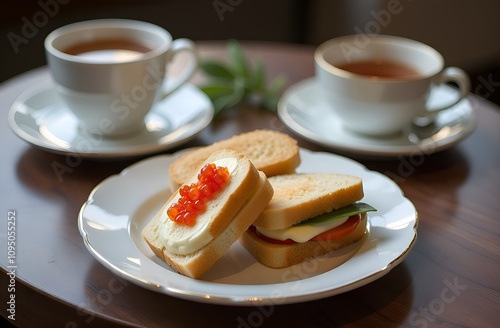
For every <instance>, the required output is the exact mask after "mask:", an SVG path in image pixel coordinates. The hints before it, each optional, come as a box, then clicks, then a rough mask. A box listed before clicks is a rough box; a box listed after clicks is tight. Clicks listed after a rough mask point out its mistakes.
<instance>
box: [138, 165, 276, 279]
mask: <svg viewBox="0 0 500 328" xmlns="http://www.w3.org/2000/svg"><path fill="white" fill-rule="evenodd" d="M247 192H248V194H249V196H250V197H249V198H248V199H247V201H246V202H245V203H244V204H243V206H241V208H240V209H239V211H238V212H237V213H236V214H235V215H234V217H233V219H232V221H231V222H230V223H229V224H228V225H227V226H226V227H225V229H224V230H223V231H222V232H221V233H220V235H219V236H218V237H216V238H215V239H213V240H212V241H211V242H210V243H209V244H207V245H206V246H205V247H203V248H201V249H200V250H198V251H196V252H194V253H191V254H188V255H177V254H172V253H169V252H168V251H167V250H166V249H165V247H164V246H163V244H162V243H161V242H160V241H159V240H158V231H157V229H156V227H157V224H158V220H159V217H158V216H156V217H155V218H154V219H153V221H152V222H151V223H150V224H149V225H148V226H146V228H145V229H144V230H143V236H144V239H145V240H146V242H147V243H148V244H149V246H150V247H151V249H152V250H153V252H154V253H155V254H156V256H158V257H159V258H161V259H163V260H164V261H165V262H167V263H168V264H169V265H170V266H171V267H172V268H173V269H175V270H176V271H178V272H180V273H182V274H183V275H186V276H189V277H192V278H199V277H201V276H202V275H203V273H205V272H206V271H207V270H208V269H209V268H210V267H211V266H212V265H213V264H214V263H215V262H216V261H217V260H218V259H219V258H220V257H221V256H222V254H223V253H224V252H225V251H226V250H227V249H228V248H229V247H230V246H231V245H232V244H233V243H234V242H235V241H237V240H238V238H240V237H241V236H242V234H243V233H245V231H246V230H247V229H248V228H249V227H250V225H251V224H252V222H253V220H254V219H255V218H256V217H257V215H258V214H259V213H260V211H262V209H263V208H264V207H265V206H266V205H267V204H268V203H269V201H270V200H271V198H272V195H273V189H272V187H271V185H270V183H269V182H268V180H267V178H266V176H265V174H264V173H262V172H259V180H258V184H257V186H256V187H255V188H253V190H252V191H250V190H247Z"/></svg>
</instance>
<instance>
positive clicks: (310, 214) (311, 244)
mask: <svg viewBox="0 0 500 328" xmlns="http://www.w3.org/2000/svg"><path fill="white" fill-rule="evenodd" d="M269 182H270V183H271V185H272V187H273V189H274V196H273V199H272V200H271V202H270V203H269V204H268V206H267V207H266V208H265V209H264V210H263V211H262V213H261V214H260V215H259V216H258V217H257V219H256V220H255V221H254V222H253V224H252V226H251V227H250V228H249V229H248V230H247V231H246V232H245V234H244V235H243V237H242V238H241V243H242V245H243V246H244V247H245V248H246V249H247V250H248V251H249V252H250V253H251V254H252V255H253V256H254V257H255V258H256V259H257V260H258V261H260V262H261V263H262V264H264V265H266V266H268V267H271V268H284V267H288V266H291V265H294V264H298V263H300V262H303V261H304V260H306V259H309V258H312V257H316V256H320V255H324V254H326V253H329V252H331V251H334V250H336V249H339V248H341V247H345V246H347V245H350V244H352V243H354V242H356V241H358V240H360V239H361V238H362V237H363V236H364V235H365V233H366V230H367V214H366V213H367V212H369V211H375V209H374V208H373V207H371V206H369V205H368V204H365V203H360V202H358V201H359V200H361V199H362V198H363V196H364V194H363V185H362V181H361V178H359V177H355V176H350V175H342V174H333V173H311V174H289V175H281V176H275V177H271V178H269Z"/></svg>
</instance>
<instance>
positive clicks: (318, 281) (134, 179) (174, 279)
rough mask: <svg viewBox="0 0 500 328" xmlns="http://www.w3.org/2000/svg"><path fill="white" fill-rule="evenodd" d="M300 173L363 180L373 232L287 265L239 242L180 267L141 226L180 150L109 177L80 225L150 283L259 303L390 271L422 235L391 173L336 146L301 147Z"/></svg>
mask: <svg viewBox="0 0 500 328" xmlns="http://www.w3.org/2000/svg"><path fill="white" fill-rule="evenodd" d="M301 156H302V164H301V165H300V167H299V168H298V171H300V172H340V173H346V174H353V175H357V176H359V177H361V178H362V179H363V184H364V191H365V197H364V199H363V201H365V202H367V203H369V204H371V205H372V206H374V207H376V208H377V209H378V211H377V212H372V213H370V214H369V233H368V234H367V235H366V237H365V238H364V239H362V240H361V241H360V242H358V243H357V244H355V245H352V246H351V247H348V248H346V249H345V250H343V251H339V252H334V253H331V254H329V255H328V256H324V257H321V258H317V259H312V260H309V261H306V262H304V263H301V264H297V265H295V266H293V267H289V268H285V269H270V268H267V267H265V266H263V265H261V264H260V263H258V262H257V261H256V260H255V259H254V258H253V257H252V256H251V255H250V254H249V253H248V252H247V251H246V250H245V249H244V248H243V247H242V246H241V244H240V243H239V242H236V243H235V244H233V245H232V247H231V248H230V249H229V250H228V251H227V252H226V253H225V254H224V255H223V257H222V258H221V259H220V260H219V261H217V262H216V263H215V264H214V266H213V267H212V268H210V269H209V271H207V272H206V273H205V275H204V276H203V277H202V278H201V279H199V280H196V279H192V278H188V277H185V276H182V275H180V274H178V273H176V272H174V271H173V270H172V269H171V268H170V267H169V266H168V265H167V264H165V263H164V262H163V261H161V260H160V259H159V258H157V257H156V256H155V255H154V254H153V253H152V251H151V250H150V249H149V247H148V246H147V245H146V243H145V242H144V240H143V239H142V237H141V230H142V228H143V227H144V226H145V225H146V223H147V222H149V220H150V219H151V218H152V216H153V215H154V214H155V213H156V212H157V211H158V209H159V208H160V207H161V205H162V204H163V203H164V202H165V201H166V199H167V198H168V196H169V195H170V192H169V190H168V187H167V186H168V185H169V182H168V167H169V165H170V164H171V163H172V160H173V159H174V158H175V156H172V155H159V156H156V157H152V158H149V159H145V160H143V161H141V162H138V163H137V164H135V165H132V166H131V167H129V168H127V169H125V170H124V171H123V172H122V173H121V174H120V175H115V176H111V177H109V178H107V179H106V180H104V181H103V182H102V183H100V184H99V185H98V186H97V187H96V188H95V189H94V190H93V191H92V193H91V194H90V196H89V199H88V201H87V202H86V203H85V204H84V205H83V207H82V209H81V211H80V214H79V218H78V226H79V229H80V233H81V235H82V236H83V240H84V242H85V245H86V247H87V249H88V250H89V251H90V252H91V253H92V254H93V255H94V256H95V258H96V259H97V260H99V262H101V263H102V264H103V265H105V266H106V267H107V268H109V269H110V270H111V271H113V272H115V273H116V274H119V275H120V276H122V277H123V278H125V279H128V280H129V281H131V282H133V283H136V284H138V285H140V286H143V287H145V288H148V289H151V290H154V291H157V292H160V293H164V294H168V295H171V296H174V297H179V298H183V299H189V300H194V301H199V302H207V303H216V304H228V305H256V304H284V303H294V302H302V301H309V300H314V299H319V298H323V297H327V296H331V295H335V294H339V293H342V292H346V291H348V290H351V289H354V288H357V287H360V286H362V285H365V284H367V283H369V282H371V281H374V280H375V279H378V278H380V277H382V276H383V275H385V274H386V273H388V272H389V271H390V270H391V269H392V268H393V267H394V266H396V265H397V264H399V263H400V262H401V261H402V260H403V259H404V258H405V257H406V255H408V252H409V251H410V249H411V248H412V246H413V245H414V243H415V240H416V228H417V213H416V210H415V207H414V206H413V204H412V203H411V202H410V201H409V200H408V199H407V198H405V197H404V196H403V195H402V192H401V190H400V189H399V187H398V186H397V185H396V184H395V183H394V182H393V181H392V180H390V179H389V178H387V177H386V176H384V175H382V174H380V173H377V172H373V171H368V170H367V169H366V168H365V167H364V166H362V165H361V164H359V163H357V162H355V161H352V160H350V159H347V158H345V157H341V156H338V155H333V154H329V153H316V152H311V151H309V150H305V149H301Z"/></svg>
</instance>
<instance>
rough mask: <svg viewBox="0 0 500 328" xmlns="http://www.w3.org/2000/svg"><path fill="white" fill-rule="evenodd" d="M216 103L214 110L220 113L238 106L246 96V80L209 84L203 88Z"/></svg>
mask: <svg viewBox="0 0 500 328" xmlns="http://www.w3.org/2000/svg"><path fill="white" fill-rule="evenodd" d="M201 90H202V91H204V92H205V93H206V94H207V95H208V97H209V98H210V99H211V100H212V102H213V104H214V112H215V114H218V113H219V112H221V111H222V110H223V109H225V108H231V107H234V106H236V105H237V104H238V103H239V102H241V101H242V99H243V97H244V96H245V87H244V81H242V79H235V80H234V81H233V82H232V83H231V84H230V85H208V86H204V87H202V88H201Z"/></svg>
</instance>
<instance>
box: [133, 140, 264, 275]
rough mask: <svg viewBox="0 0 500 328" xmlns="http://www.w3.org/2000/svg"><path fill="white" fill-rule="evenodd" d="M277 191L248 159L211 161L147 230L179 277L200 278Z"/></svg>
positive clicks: (224, 153) (228, 153) (223, 156)
mask: <svg viewBox="0 0 500 328" xmlns="http://www.w3.org/2000/svg"><path fill="white" fill-rule="evenodd" d="M272 196H273V189H272V187H271V185H270V183H269V181H268V179H267V177H266V175H265V174H264V173H263V172H261V171H259V170H257V169H256V168H255V166H254V165H253V164H252V162H251V161H250V160H249V159H248V158H247V157H246V156H244V155H242V154H239V153H237V152H235V151H232V150H227V149H223V150H219V151H216V152H214V153H213V154H211V155H210V156H208V158H207V159H206V160H205V161H204V162H203V163H201V165H200V166H199V167H198V169H197V170H196V173H195V174H194V175H192V176H191V177H190V178H189V179H188V180H187V181H186V182H185V183H184V184H183V185H182V186H181V187H180V188H179V189H178V190H176V191H175V192H174V193H173V194H172V196H171V197H170V198H169V199H168V200H167V201H166V202H165V204H164V206H163V207H162V208H161V210H160V211H159V212H158V213H157V214H156V215H155V216H154V217H153V218H152V220H151V221H150V222H149V223H148V224H147V225H146V226H145V227H144V229H143V231H142V235H143V238H144V240H145V241H146V242H147V244H148V245H149V247H150V248H151V250H152V251H153V253H154V254H155V255H156V256H158V257H159V258H161V259H162V260H164V261H165V262H166V263H168V264H169V265H170V266H171V267H172V268H173V269H175V270H176V271H178V272H179V273H181V274H183V275H186V276H189V277H192V278H199V277H201V276H202V275H203V273H205V272H206V271H207V270H208V269H209V268H210V267H211V266H212V265H213V264H214V263H215V262H216V261H217V260H218V259H219V258H220V257H221V255H222V254H223V253H224V252H225V251H226V250H227V249H228V248H229V247H230V246H231V245H232V244H233V243H234V242H235V241H237V240H238V239H239V238H240V237H241V235H243V233H244V232H245V231H246V230H247V229H248V228H249V227H250V225H251V224H252V222H253V221H254V220H255V219H256V218H257V216H258V215H259V214H260V213H261V212H262V210H263V209H264V208H265V207H266V206H267V204H268V203H269V201H270V200H271V198H272Z"/></svg>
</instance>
